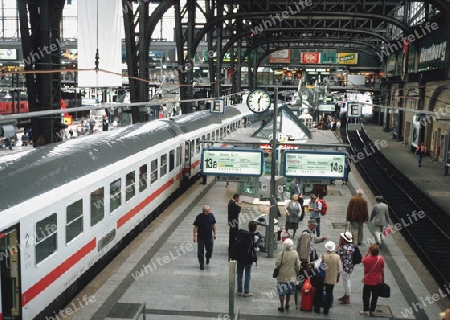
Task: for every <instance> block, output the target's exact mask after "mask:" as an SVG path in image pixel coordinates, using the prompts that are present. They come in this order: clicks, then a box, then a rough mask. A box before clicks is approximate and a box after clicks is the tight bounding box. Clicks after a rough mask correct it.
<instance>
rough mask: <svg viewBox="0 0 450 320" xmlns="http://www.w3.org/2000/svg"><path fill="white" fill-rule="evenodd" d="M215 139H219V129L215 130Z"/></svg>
mask: <svg viewBox="0 0 450 320" xmlns="http://www.w3.org/2000/svg"><path fill="white" fill-rule="evenodd" d="M216 139H220V131H219V129H217V130H216Z"/></svg>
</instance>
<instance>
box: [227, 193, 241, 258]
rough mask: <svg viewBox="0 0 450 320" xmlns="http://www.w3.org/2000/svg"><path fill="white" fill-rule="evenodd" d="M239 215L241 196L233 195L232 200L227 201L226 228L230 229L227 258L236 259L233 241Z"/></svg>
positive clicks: (236, 232)
mask: <svg viewBox="0 0 450 320" xmlns="http://www.w3.org/2000/svg"><path fill="white" fill-rule="evenodd" d="M239 213H241V195H240V194H239V193H235V194H234V195H233V198H232V199H230V201H228V226H229V227H230V231H229V237H228V258H231V259H236V252H233V250H234V247H235V246H234V241H235V239H236V237H237V235H238V231H239Z"/></svg>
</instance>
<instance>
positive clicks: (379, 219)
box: [370, 196, 389, 245]
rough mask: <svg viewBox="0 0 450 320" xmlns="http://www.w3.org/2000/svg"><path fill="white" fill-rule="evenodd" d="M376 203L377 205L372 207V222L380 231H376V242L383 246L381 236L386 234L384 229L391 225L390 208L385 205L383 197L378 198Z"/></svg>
mask: <svg viewBox="0 0 450 320" xmlns="http://www.w3.org/2000/svg"><path fill="white" fill-rule="evenodd" d="M375 201H376V202H377V204H376V205H374V206H373V207H372V213H371V215H370V221H372V223H373V224H374V225H375V227H377V228H378V229H379V231H375V235H374V236H375V241H376V244H377V245H380V244H381V239H382V237H381V235H382V234H383V232H384V229H385V228H386V227H387V226H388V223H389V206H388V205H387V204H386V203H384V199H383V197H382V196H376V197H375Z"/></svg>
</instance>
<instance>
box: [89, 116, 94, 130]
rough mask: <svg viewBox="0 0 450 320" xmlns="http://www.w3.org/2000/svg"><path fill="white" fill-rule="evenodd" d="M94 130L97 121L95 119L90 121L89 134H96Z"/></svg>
mask: <svg viewBox="0 0 450 320" xmlns="http://www.w3.org/2000/svg"><path fill="white" fill-rule="evenodd" d="M94 128H95V120H94V118H91V120H90V121H89V134H94Z"/></svg>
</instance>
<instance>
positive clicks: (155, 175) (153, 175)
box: [150, 159, 158, 184]
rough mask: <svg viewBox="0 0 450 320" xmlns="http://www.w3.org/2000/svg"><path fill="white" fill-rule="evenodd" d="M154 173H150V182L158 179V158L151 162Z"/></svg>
mask: <svg viewBox="0 0 450 320" xmlns="http://www.w3.org/2000/svg"><path fill="white" fill-rule="evenodd" d="M151 170H152V173H151V175H150V184H153V183H155V181H156V180H158V159H155V160H153V161H152V163H151Z"/></svg>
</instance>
